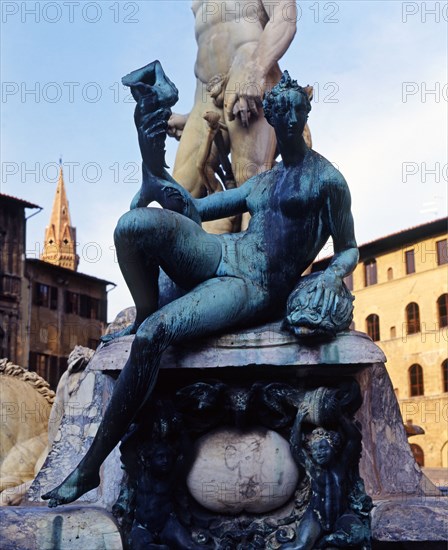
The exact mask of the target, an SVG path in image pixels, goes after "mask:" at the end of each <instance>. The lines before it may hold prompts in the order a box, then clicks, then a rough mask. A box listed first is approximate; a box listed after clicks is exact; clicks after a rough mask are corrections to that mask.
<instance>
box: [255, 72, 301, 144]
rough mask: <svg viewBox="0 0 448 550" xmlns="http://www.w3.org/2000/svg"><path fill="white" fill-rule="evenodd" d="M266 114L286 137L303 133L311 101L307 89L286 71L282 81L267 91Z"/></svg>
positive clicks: (264, 104)
mask: <svg viewBox="0 0 448 550" xmlns="http://www.w3.org/2000/svg"><path fill="white" fill-rule="evenodd" d="M263 109H264V116H265V118H266V120H267V121H268V122H269V124H270V125H271V126H273V127H274V128H275V130H276V131H277V133H279V132H280V134H284V137H294V136H295V135H296V134H297V135H302V133H303V129H304V127H305V124H306V121H307V119H308V113H309V112H310V111H311V103H310V100H309V97H308V92H307V89H305V88H302V87H301V86H299V85H298V84H297V81H296V80H292V78H291V77H290V76H289V73H288V71H284V73H283V75H282V78H281V79H280V82H279V83H278V84H277V85H275V86H274V87H273V88H272V90H271V91H269V92H266V93H265V96H264V100H263Z"/></svg>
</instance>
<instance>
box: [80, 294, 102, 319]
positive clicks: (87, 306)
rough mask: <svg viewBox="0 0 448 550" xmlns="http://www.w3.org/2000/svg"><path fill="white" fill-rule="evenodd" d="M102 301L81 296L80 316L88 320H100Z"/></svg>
mask: <svg viewBox="0 0 448 550" xmlns="http://www.w3.org/2000/svg"><path fill="white" fill-rule="evenodd" d="M100 313H101V312H100V300H98V298H92V297H90V296H86V295H85V294H81V296H80V315H81V317H86V318H87V319H100Z"/></svg>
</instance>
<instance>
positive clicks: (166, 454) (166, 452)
mask: <svg viewBox="0 0 448 550" xmlns="http://www.w3.org/2000/svg"><path fill="white" fill-rule="evenodd" d="M172 468H173V452H172V451H171V449H169V448H166V447H159V448H158V449H156V450H155V451H154V453H153V455H152V459H151V470H152V471H153V472H155V473H159V472H160V473H168V472H170V471H171V470H172Z"/></svg>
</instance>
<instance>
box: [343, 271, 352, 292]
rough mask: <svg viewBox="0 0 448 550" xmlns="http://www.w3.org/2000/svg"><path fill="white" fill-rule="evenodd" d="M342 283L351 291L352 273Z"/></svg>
mask: <svg viewBox="0 0 448 550" xmlns="http://www.w3.org/2000/svg"><path fill="white" fill-rule="evenodd" d="M344 283H345V284H346V286H347V288H348V289H349V290H353V273H350V275H347V277H345V278H344Z"/></svg>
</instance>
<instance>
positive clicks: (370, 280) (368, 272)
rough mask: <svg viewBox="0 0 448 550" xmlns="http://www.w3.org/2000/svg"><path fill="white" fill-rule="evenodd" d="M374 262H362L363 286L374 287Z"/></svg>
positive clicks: (375, 279)
mask: <svg viewBox="0 0 448 550" xmlns="http://www.w3.org/2000/svg"><path fill="white" fill-rule="evenodd" d="M377 280H378V279H377V274H376V260H375V259H373V260H367V261H366V262H364V286H370V285H376V283H377Z"/></svg>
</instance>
